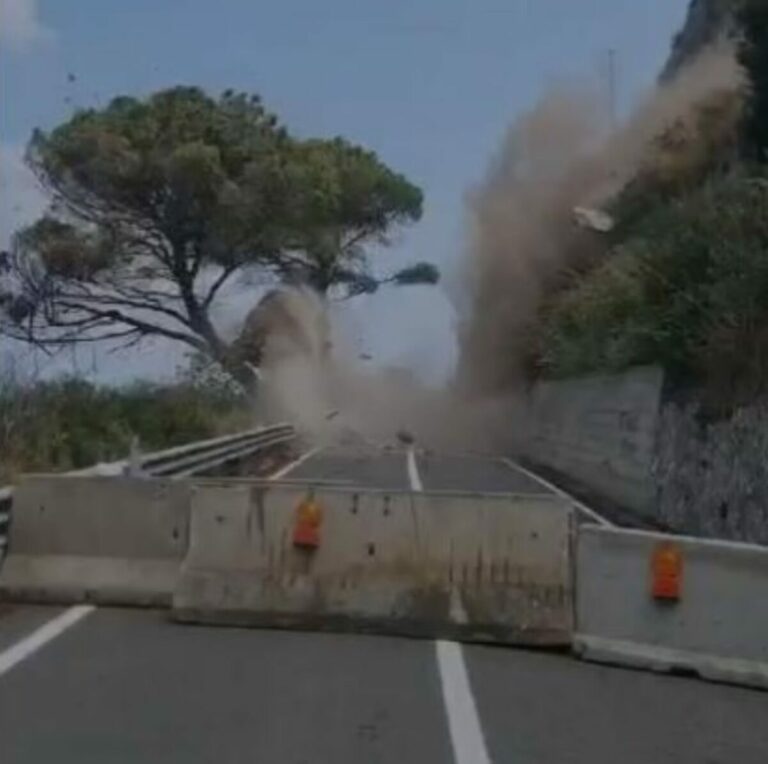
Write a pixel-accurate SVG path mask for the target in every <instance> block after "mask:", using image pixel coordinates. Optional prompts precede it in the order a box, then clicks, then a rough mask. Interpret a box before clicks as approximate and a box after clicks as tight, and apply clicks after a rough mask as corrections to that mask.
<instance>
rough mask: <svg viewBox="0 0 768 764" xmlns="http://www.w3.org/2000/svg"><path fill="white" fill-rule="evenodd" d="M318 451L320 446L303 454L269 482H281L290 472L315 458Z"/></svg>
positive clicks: (279, 471) (274, 474)
mask: <svg viewBox="0 0 768 764" xmlns="http://www.w3.org/2000/svg"><path fill="white" fill-rule="evenodd" d="M318 451H320V446H316V447H315V448H310V449H309V451H307V452H305V453H303V454H302V455H301V456H300V457H299V458H298V459H294V460H293V461H292V462H291V463H290V464H286V465H285V467H281V468H280V469H279V470H278V471H277V472H275V473H273V474H272V475H270V476H269V477H268V478H267V480H280V478H282V477H285V476H286V475H287V474H288V473H289V472H291V471H292V470H295V469H296V467H298V466H299V465H300V464H303V463H304V462H305V461H307V459H310V458H311V457H313V456H314V455H315V454H316V453H317V452H318Z"/></svg>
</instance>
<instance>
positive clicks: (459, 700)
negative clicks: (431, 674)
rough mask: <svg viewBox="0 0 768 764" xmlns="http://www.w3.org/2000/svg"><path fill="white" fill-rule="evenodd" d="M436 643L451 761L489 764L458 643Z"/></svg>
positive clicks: (459, 763) (483, 737)
mask: <svg viewBox="0 0 768 764" xmlns="http://www.w3.org/2000/svg"><path fill="white" fill-rule="evenodd" d="M436 645H437V665H438V667H439V668H440V682H441V684H442V687H443V701H444V702H445V711H446V714H447V716H448V729H449V730H450V733H451V744H452V746H453V758H454V761H455V763H456V764H490V762H491V759H490V757H489V756H488V749H487V748H486V745H485V736H484V735H483V728H482V726H481V725H480V717H479V716H478V714H477V706H476V705H475V698H474V696H473V695H472V688H471V686H470V684H469V676H468V675H467V667H466V665H465V663H464V652H463V650H462V649H461V645H459V644H457V643H456V642H446V641H444V640H439V641H438V642H437V643H436Z"/></svg>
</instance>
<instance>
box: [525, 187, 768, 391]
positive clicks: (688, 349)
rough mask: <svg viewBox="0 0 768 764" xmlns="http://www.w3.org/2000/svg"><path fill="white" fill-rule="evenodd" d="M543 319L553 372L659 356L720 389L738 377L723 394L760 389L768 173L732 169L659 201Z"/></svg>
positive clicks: (767, 313)
mask: <svg viewBox="0 0 768 764" xmlns="http://www.w3.org/2000/svg"><path fill="white" fill-rule="evenodd" d="M542 321H543V324H542V336H541V339H540V347H542V348H543V349H544V350H543V351H542V357H541V363H542V365H543V367H544V369H545V370H546V372H548V373H549V374H552V375H555V376H562V375H570V374H583V373H587V372H611V371H618V370H621V369H624V368H626V367H628V366H631V365H635V364H643V363H658V364H663V365H664V366H666V367H667V368H669V369H671V370H672V371H674V372H677V373H679V374H681V375H685V376H689V377H693V378H694V379H696V380H697V381H701V382H704V383H705V384H710V383H712V384H715V385H718V386H719V385H723V384H725V385H726V387H729V385H728V383H727V380H728V378H729V377H732V376H733V375H735V374H738V375H741V376H742V377H743V378H742V379H739V380H736V381H738V385H736V386H733V385H730V387H731V389H730V391H727V390H726V391H724V394H727V395H731V394H739V395H741V394H745V393H747V392H749V394H750V395H751V394H754V392H755V391H757V390H759V389H763V388H764V387H765V385H766V383H767V382H768V375H766V373H765V371H764V370H763V366H764V365H767V364H763V362H762V357H763V355H765V354H766V351H765V345H764V343H765V338H766V335H768V180H766V179H765V178H764V177H747V176H746V175H745V174H744V173H738V174H730V175H728V176H724V177H720V178H716V179H713V180H711V181H710V182H708V183H707V184H705V185H704V186H703V187H701V188H700V189H698V190H697V191H695V192H693V193H691V194H689V195H687V196H685V197H682V198H680V199H678V200H675V201H668V202H667V203H666V204H664V205H663V206H661V207H658V208H657V209H656V210H655V211H653V212H652V213H651V214H649V215H647V216H646V217H645V218H644V219H643V221H642V222H641V223H640V224H638V226H637V228H636V234H635V236H634V237H633V238H632V239H630V240H629V241H627V242H625V243H624V244H623V245H621V246H620V247H618V248H617V249H616V250H614V251H613V253H612V254H611V255H610V256H609V258H608V259H607V260H606V262H605V263H603V264H602V265H601V266H599V267H598V268H597V269H595V270H594V271H592V272H591V273H590V274H588V275H586V276H585V277H584V278H582V279H581V280H579V281H578V282H576V283H574V284H573V285H572V286H571V287H570V288H569V289H566V290H565V291H563V292H561V293H560V294H559V295H556V296H555V297H554V298H553V299H551V300H550V302H549V303H548V304H547V305H546V306H545V307H544V309H543V317H542ZM737 388H738V392H737Z"/></svg>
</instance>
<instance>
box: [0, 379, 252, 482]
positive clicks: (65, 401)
mask: <svg viewBox="0 0 768 764" xmlns="http://www.w3.org/2000/svg"><path fill="white" fill-rule="evenodd" d="M248 422H249V417H248V414H247V411H246V409H245V407H244V405H243V402H242V401H241V400H240V399H239V398H237V397H236V396H232V395H227V394H225V393H222V392H217V391H209V390H204V389H200V388H196V387H194V386H192V385H190V384H180V385H171V386H161V385H150V384H138V385H133V386H130V387H124V388H110V387H100V386H96V385H93V384H91V383H89V382H86V381H83V380H80V379H64V380H56V381H52V382H40V383H37V384H35V385H31V386H29V385H28V386H25V385H21V384H17V383H14V382H13V381H8V380H6V382H5V383H4V384H0V485H2V484H3V483H5V482H7V481H9V480H11V479H13V477H14V476H15V475H16V474H17V473H19V472H23V471H30V472H31V471H45V470H69V469H77V468H80V467H86V466H88V465H91V464H94V463H97V462H100V461H110V460H115V459H120V458H123V457H125V456H126V454H127V453H128V451H129V449H130V445H131V441H132V439H133V438H134V437H137V438H138V439H139V443H140V445H141V447H142V449H143V450H147V451H149V450H157V449H161V448H165V447H170V446H174V445H178V444H181V443H185V442H187V441H190V440H197V439H201V438H206V437H213V436H215V435H218V434H221V433H223V432H227V431H232V430H235V429H238V428H241V427H244V426H247V424H248Z"/></svg>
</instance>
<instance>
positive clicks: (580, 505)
mask: <svg viewBox="0 0 768 764" xmlns="http://www.w3.org/2000/svg"><path fill="white" fill-rule="evenodd" d="M501 461H502V462H504V464H506V465H507V467H510V468H512V469H515V470H519V471H520V472H522V473H523V474H524V475H527V476H528V477H529V478H531V479H532V480H535V481H536V482H537V483H541V485H543V486H544V487H545V488H548V489H549V490H550V491H552V493H554V494H557V495H558V496H560V497H561V498H563V499H568V501H570V502H571V504H573V506H574V507H577V508H578V509H580V510H581V511H582V512H583V513H584V514H585V515H589V517H591V518H592V519H593V520H595V521H597V522H598V523H600V525H606V526H608V527H609V528H615V527H616V524H615V523H612V522H611V521H610V520H608V519H607V518H605V517H603V516H602V515H599V514H598V513H597V512H595V510H594V509H590V508H589V507H588V506H587V505H586V504H584V503H582V502H580V501H579V500H578V499H574V498H573V496H571V495H570V494H569V493H566V492H565V491H563V490H562V488H558V487H557V486H556V485H554V484H553V483H550V482H549V480H544V478H543V477H539V476H538V475H537V474H536V473H535V472H531V471H530V470H527V469H526V468H525V467H523V465H522V464H518V463H517V462H516V461H514V460H512V459H508V458H506V457H501Z"/></svg>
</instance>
